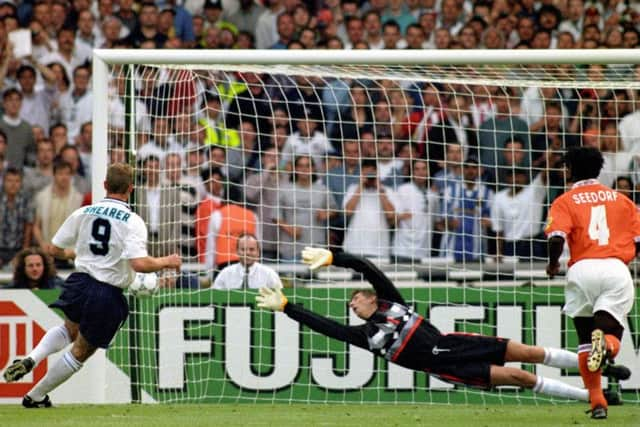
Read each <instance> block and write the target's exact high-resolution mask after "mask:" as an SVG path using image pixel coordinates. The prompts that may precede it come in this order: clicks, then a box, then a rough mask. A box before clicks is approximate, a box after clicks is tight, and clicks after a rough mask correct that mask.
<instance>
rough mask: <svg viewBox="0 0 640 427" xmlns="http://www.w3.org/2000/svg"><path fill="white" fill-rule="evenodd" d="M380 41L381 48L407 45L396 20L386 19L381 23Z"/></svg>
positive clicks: (395, 47) (400, 47) (397, 47)
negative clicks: (382, 44)
mask: <svg viewBox="0 0 640 427" xmlns="http://www.w3.org/2000/svg"><path fill="white" fill-rule="evenodd" d="M382 41H383V43H384V46H383V49H404V48H405V47H406V46H407V43H406V42H405V41H404V39H403V38H402V32H400V25H398V23H397V22H396V21H387V22H385V23H384V24H383V25H382Z"/></svg>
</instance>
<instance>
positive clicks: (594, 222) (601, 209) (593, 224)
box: [589, 205, 609, 246]
mask: <svg viewBox="0 0 640 427" xmlns="http://www.w3.org/2000/svg"><path fill="white" fill-rule="evenodd" d="M589 238H590V239H591V240H597V241H598V245H599V246H605V245H608V244H609V225H608V224H607V210H606V208H605V206H604V205H598V206H592V207H591V218H590V219H589Z"/></svg>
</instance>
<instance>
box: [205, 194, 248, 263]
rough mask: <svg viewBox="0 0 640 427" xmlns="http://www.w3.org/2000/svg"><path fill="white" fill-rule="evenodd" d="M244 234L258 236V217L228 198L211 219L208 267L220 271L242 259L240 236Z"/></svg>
mask: <svg viewBox="0 0 640 427" xmlns="http://www.w3.org/2000/svg"><path fill="white" fill-rule="evenodd" d="M243 234H253V235H256V236H258V235H259V233H258V219H257V218H256V215H255V214H254V213H253V212H251V211H250V210H248V209H246V208H244V207H243V206H242V205H241V204H239V203H235V202H233V201H232V200H231V199H229V198H227V200H225V201H224V202H223V205H222V206H221V207H220V208H219V209H217V210H216V211H214V212H213V214H212V215H211V219H210V220H209V229H208V233H207V240H206V249H205V266H206V267H207V269H208V270H210V271H220V270H222V269H223V268H224V267H226V266H227V265H230V264H233V263H234V262H237V261H238V260H239V259H240V257H239V256H238V237H240V236H242V235H243Z"/></svg>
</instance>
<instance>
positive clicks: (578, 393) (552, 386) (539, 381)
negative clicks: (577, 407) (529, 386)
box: [533, 375, 589, 402]
mask: <svg viewBox="0 0 640 427" xmlns="http://www.w3.org/2000/svg"><path fill="white" fill-rule="evenodd" d="M533 391H534V392H535V393H540V394H546V395H547V396H553V397H564V398H567V399H574V400H582V401H584V402H588V401H589V390H586V389H584V388H578V387H574V386H572V385H569V384H565V383H563V382H562V381H558V380H554V379H553V378H544V377H541V376H539V375H538V376H537V377H536V385H535V386H533Z"/></svg>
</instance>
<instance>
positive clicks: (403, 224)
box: [393, 160, 440, 263]
mask: <svg viewBox="0 0 640 427" xmlns="http://www.w3.org/2000/svg"><path fill="white" fill-rule="evenodd" d="M410 178H411V181H410V182H407V183H406V184H403V185H401V186H400V187H398V190H397V192H396V194H395V207H396V212H397V213H396V215H397V220H396V221H397V226H396V230H395V233H394V240H393V255H394V257H395V261H396V262H409V263H420V260H421V259H422V258H427V257H430V256H431V243H432V239H433V230H434V226H435V223H436V222H439V215H440V201H439V197H438V194H437V193H435V192H434V191H432V190H431V189H430V188H429V185H428V184H429V165H428V163H427V162H426V161H425V160H414V161H413V163H412V167H411V174H410Z"/></svg>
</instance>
